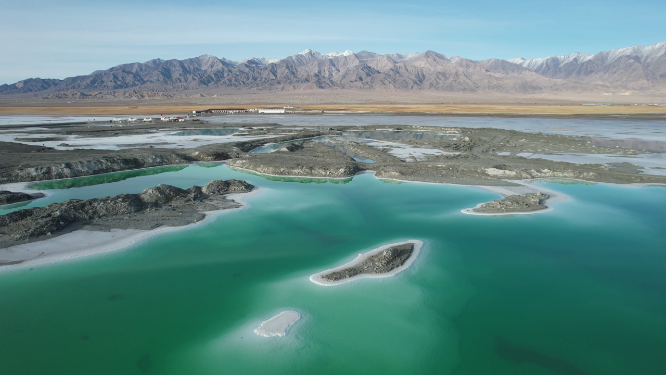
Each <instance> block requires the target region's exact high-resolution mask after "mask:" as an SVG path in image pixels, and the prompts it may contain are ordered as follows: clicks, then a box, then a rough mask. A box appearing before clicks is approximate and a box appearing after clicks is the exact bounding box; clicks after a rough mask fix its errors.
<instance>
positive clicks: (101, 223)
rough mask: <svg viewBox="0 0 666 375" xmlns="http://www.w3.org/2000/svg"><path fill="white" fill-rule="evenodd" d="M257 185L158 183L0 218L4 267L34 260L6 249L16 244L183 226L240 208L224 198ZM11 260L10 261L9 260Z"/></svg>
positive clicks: (0, 252)
mask: <svg viewBox="0 0 666 375" xmlns="http://www.w3.org/2000/svg"><path fill="white" fill-rule="evenodd" d="M253 187H254V186H252V185H250V184H248V183H247V182H245V181H242V180H226V181H223V180H214V181H211V182H210V183H208V184H207V185H206V186H204V187H201V186H192V187H190V188H188V189H180V188H178V187H175V186H171V185H158V186H155V187H152V188H149V189H146V190H144V191H142V192H141V193H139V194H120V195H116V196H113V197H103V198H93V199H87V200H80V199H70V200H68V201H65V202H62V203H51V204H49V205H48V206H46V207H39V208H37V207H35V208H28V209H23V210H18V211H14V212H11V213H9V214H6V215H1V216H0V265H3V264H14V263H16V262H17V261H25V260H30V259H24V258H20V257H19V258H18V259H17V258H16V254H15V252H12V251H8V250H11V247H12V246H16V245H21V244H25V243H32V242H35V241H42V240H47V239H51V238H54V237H56V236H58V235H61V234H65V233H70V232H73V231H76V230H80V229H84V230H87V231H101V232H108V231H111V230H113V229H133V230H142V231H149V230H152V229H155V228H158V227H161V226H167V227H179V226H184V225H188V224H191V223H195V222H198V221H201V220H202V219H204V218H205V216H206V212H210V211H218V210H225V209H232V208H238V207H241V206H242V204H240V203H238V202H235V201H233V200H229V199H226V198H225V196H226V195H228V194H231V193H248V192H250V191H252V189H253ZM7 248H8V249H7ZM12 255H13V256H12ZM8 257H11V258H12V259H11V260H7V258H8ZM10 262H14V263H10Z"/></svg>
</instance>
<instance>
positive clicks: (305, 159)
mask: <svg viewBox="0 0 666 375" xmlns="http://www.w3.org/2000/svg"><path fill="white" fill-rule="evenodd" d="M227 165H228V166H230V167H238V168H243V169H248V170H251V171H255V172H258V173H263V174H269V175H276V176H307V177H327V178H343V177H352V176H354V175H355V174H356V173H357V172H359V171H360V170H361V168H360V167H359V165H358V163H356V162H355V161H354V159H352V158H350V157H349V156H347V155H345V154H343V153H342V152H339V151H336V150H334V149H332V148H330V147H328V146H325V145H322V144H320V143H314V142H309V143H306V144H305V145H304V147H303V148H299V149H294V150H293V151H291V152H273V153H270V154H248V155H245V156H244V157H243V158H240V159H233V160H230V161H229V162H227Z"/></svg>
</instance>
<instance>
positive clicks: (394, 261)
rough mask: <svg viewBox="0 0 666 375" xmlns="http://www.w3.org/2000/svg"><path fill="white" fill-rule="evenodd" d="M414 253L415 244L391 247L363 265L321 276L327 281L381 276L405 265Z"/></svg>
mask: <svg viewBox="0 0 666 375" xmlns="http://www.w3.org/2000/svg"><path fill="white" fill-rule="evenodd" d="M412 252H414V244H413V243H406V244H400V245H395V246H391V247H389V248H387V249H384V250H382V251H380V252H379V253H377V254H374V255H371V256H369V257H367V258H365V259H364V260H363V261H362V262H361V263H359V264H357V265H355V266H352V267H348V268H345V269H342V270H339V271H333V272H331V273H327V274H325V275H322V276H320V277H321V278H322V279H323V280H326V281H339V280H343V279H348V278H350V277H354V276H358V275H360V274H364V273H367V274H380V273H387V272H391V271H392V270H394V269H396V268H398V267H400V266H402V265H403V264H405V262H406V261H407V259H409V257H410V256H411V255H412Z"/></svg>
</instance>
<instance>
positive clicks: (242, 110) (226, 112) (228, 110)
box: [192, 107, 294, 116]
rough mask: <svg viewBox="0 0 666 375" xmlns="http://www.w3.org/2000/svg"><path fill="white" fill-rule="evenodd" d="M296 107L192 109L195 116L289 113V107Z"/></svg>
mask: <svg viewBox="0 0 666 375" xmlns="http://www.w3.org/2000/svg"><path fill="white" fill-rule="evenodd" d="M293 108H294V107H284V108H249V109H248V108H211V109H205V110H202V111H192V114H193V115H194V116H202V115H233V114H239V113H269V114H275V113H287V109H293Z"/></svg>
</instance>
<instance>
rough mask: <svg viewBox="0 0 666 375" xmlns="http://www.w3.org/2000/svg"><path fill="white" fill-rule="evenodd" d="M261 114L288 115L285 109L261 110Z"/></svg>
mask: <svg viewBox="0 0 666 375" xmlns="http://www.w3.org/2000/svg"><path fill="white" fill-rule="evenodd" d="M259 113H287V110H286V109H284V108H259Z"/></svg>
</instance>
